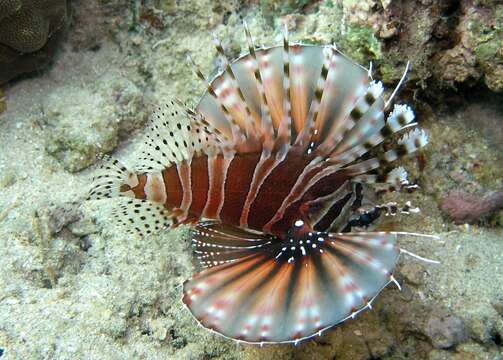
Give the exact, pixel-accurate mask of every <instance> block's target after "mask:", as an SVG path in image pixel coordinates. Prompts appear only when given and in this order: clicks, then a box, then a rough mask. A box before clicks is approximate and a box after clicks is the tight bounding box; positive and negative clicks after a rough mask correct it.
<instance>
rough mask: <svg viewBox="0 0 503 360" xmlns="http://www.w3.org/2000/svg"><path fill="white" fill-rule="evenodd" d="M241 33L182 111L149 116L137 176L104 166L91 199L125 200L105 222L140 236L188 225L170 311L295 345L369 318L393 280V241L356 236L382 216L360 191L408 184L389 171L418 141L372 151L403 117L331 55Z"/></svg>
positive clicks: (361, 75) (238, 334)
mask: <svg viewBox="0 0 503 360" xmlns="http://www.w3.org/2000/svg"><path fill="white" fill-rule="evenodd" d="M247 35H248V41H249V53H248V54H246V55H244V56H241V57H240V58H239V59H237V60H235V61H233V62H226V66H225V70H224V71H223V72H222V73H221V74H220V75H218V76H217V77H216V78H215V79H213V80H212V81H211V82H209V83H206V86H207V91H206V92H205V94H204V95H203V97H202V99H201V100H200V102H199V104H198V105H197V107H196V108H195V109H194V110H191V109H189V108H187V107H185V106H184V105H183V104H181V103H179V102H174V101H172V102H170V103H169V104H167V105H166V106H162V107H160V108H159V109H158V111H157V112H156V113H155V114H154V116H153V118H152V122H151V131H150V132H149V134H148V135H147V141H146V146H147V147H146V150H145V151H144V152H143V157H142V158H141V166H140V167H139V168H138V169H137V170H136V171H134V172H132V171H129V170H127V169H126V168H125V167H124V166H123V165H121V164H120V163H119V162H118V161H117V160H114V161H112V162H110V163H109V164H107V165H105V166H104V168H103V170H102V171H101V172H100V173H99V174H97V176H96V180H95V184H94V186H93V189H92V191H91V195H90V198H93V199H97V198H104V197H113V196H127V197H130V198H131V199H130V200H128V201H127V203H124V204H122V205H120V207H118V208H117V209H116V211H115V213H114V214H115V216H116V218H117V220H118V221H119V222H121V223H125V224H129V225H130V226H131V227H132V228H133V229H134V230H135V231H136V232H138V233H140V234H141V235H144V234H149V233H152V232H155V231H158V230H160V229H162V228H164V227H166V226H173V224H175V225H176V224H181V223H191V224H195V227H194V229H193V232H192V241H193V246H194V249H195V254H196V256H197V258H198V259H199V260H200V264H201V265H202V267H203V269H202V271H200V272H198V273H197V274H195V276H194V277H193V278H191V279H190V280H188V281H186V282H185V284H184V296H183V301H184V303H185V304H186V305H187V307H188V308H189V310H190V311H191V312H192V314H193V315H194V316H195V318H196V319H197V320H198V321H199V322H200V323H201V324H202V325H203V326H205V327H207V328H210V329H213V330H214V331H216V332H218V333H220V334H222V335H224V336H226V337H229V338H232V339H239V340H242V341H246V342H250V343H264V342H274V343H279V342H297V341H299V340H302V339H305V338H309V337H311V336H314V335H316V334H318V333H321V331H323V330H324V329H327V328H330V327H332V326H334V325H336V324H338V323H340V322H341V321H344V320H345V319H347V318H348V317H352V316H354V315H356V314H357V313H358V312H359V311H361V310H362V309H365V308H366V307H370V305H371V302H372V301H373V299H374V298H375V297H376V296H377V294H378V293H379V292H380V290H381V289H382V288H383V287H385V286H386V285H387V284H388V283H389V282H390V281H393V280H394V278H393V275H392V272H393V270H394V268H395V265H396V263H397V260H398V256H399V254H400V249H399V248H398V246H397V244H396V238H397V236H398V235H399V233H384V232H365V231H360V232H358V231H356V232H355V228H361V227H364V226H366V225H369V224H370V223H371V222H372V221H373V220H374V219H376V218H377V217H379V215H380V214H381V212H382V210H383V209H384V208H383V207H382V206H378V205H375V204H374V205H372V202H373V199H372V198H371V197H369V196H367V194H369V193H373V191H371V190H372V189H374V188H376V187H379V188H380V189H383V188H385V189H386V190H387V191H393V190H399V189H400V188H402V187H403V186H406V185H407V184H408V183H407V179H406V172H405V170H404V169H403V168H402V167H398V168H395V169H393V170H389V166H388V164H390V163H391V162H393V161H395V160H397V159H399V158H401V157H403V156H405V155H407V154H409V153H412V152H414V151H416V150H417V149H418V148H421V147H422V146H424V145H425V144H426V143H427V135H426V134H425V132H424V131H422V130H418V129H415V130H412V131H409V132H408V133H405V134H404V135H403V136H402V137H401V139H400V140H399V141H398V143H397V144H395V146H394V147H393V148H391V149H390V150H387V151H384V150H381V149H380V147H379V145H380V144H381V143H382V142H383V141H384V140H385V139H386V138H387V137H390V136H391V135H393V134H395V133H397V132H400V131H402V130H403V129H405V128H407V127H410V126H412V125H413V124H412V121H413V119H414V115H413V112H412V110H411V109H410V108H409V107H408V106H405V105H395V106H394V109H393V110H392V111H389V109H388V108H389V106H390V102H391V98H390V99H389V100H388V101H385V100H384V99H383V97H382V92H383V87H382V84H381V83H380V82H377V81H373V80H372V79H371V74H370V72H369V71H368V70H366V69H365V68H363V67H361V66H359V65H357V64H355V63H353V62H352V61H351V60H350V59H348V58H347V57H345V56H344V55H343V54H342V53H340V52H339V51H338V50H337V49H336V48H335V47H333V46H307V45H300V44H289V42H288V39H287V36H286V35H285V37H284V42H283V46H278V47H271V48H260V49H256V48H255V47H254V45H253V43H252V40H251V37H250V36H249V33H248V32H247ZM217 50H218V51H219V53H220V54H221V55H223V50H222V48H221V46H220V45H219V44H218V45H217ZM197 73H198V75H199V76H200V77H201V78H202V79H203V80H204V76H203V75H202V74H201V73H200V72H199V71H197ZM393 95H394V94H393ZM393 95H392V96H391V97H393Z"/></svg>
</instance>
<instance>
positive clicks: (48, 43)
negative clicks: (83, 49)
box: [0, 0, 68, 84]
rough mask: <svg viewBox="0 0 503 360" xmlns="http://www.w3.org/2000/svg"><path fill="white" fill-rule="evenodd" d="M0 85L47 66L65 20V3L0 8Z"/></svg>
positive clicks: (24, 1)
mask: <svg viewBox="0 0 503 360" xmlns="http://www.w3.org/2000/svg"><path fill="white" fill-rule="evenodd" d="M0 14H1V15H0V84H2V83H5V82H7V81H9V80H10V79H12V78H14V77H15V76H17V75H19V74H22V73H26V72H31V71H33V70H36V69H38V68H40V67H41V66H43V65H45V64H47V63H48V61H49V60H50V59H51V57H52V55H53V54H54V51H55V48H56V45H57V43H58V41H59V39H60V38H61V35H62V33H63V32H64V29H65V27H66V23H67V21H68V9H67V3H66V0H45V1H37V0H10V1H4V2H2V3H1V5H0Z"/></svg>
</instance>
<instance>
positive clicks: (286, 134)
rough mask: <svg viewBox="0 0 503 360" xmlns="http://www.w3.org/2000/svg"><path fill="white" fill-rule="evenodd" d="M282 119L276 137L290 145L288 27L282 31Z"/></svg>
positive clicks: (290, 108) (290, 114)
mask: <svg viewBox="0 0 503 360" xmlns="http://www.w3.org/2000/svg"><path fill="white" fill-rule="evenodd" d="M283 92H284V95H283V119H282V120H281V123H280V125H279V129H278V139H279V141H281V142H282V143H285V144H288V145H290V143H291V137H292V111H291V110H292V106H291V103H290V45H289V43H288V27H287V25H286V24H285V27H284V31H283Z"/></svg>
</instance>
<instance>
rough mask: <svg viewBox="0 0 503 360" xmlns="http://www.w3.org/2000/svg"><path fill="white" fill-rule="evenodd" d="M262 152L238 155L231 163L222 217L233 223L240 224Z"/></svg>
mask: <svg viewBox="0 0 503 360" xmlns="http://www.w3.org/2000/svg"><path fill="white" fill-rule="evenodd" d="M259 159H260V154H257V153H255V154H244V155H238V156H236V157H235V158H234V160H233V161H232V162H231V163H230V165H229V169H228V170H227V179H226V180H225V186H224V189H225V198H224V204H223V206H222V210H221V212H220V218H221V219H222V220H223V221H224V222H226V223H228V224H232V225H239V219H240V217H241V211H242V209H243V205H244V203H245V200H246V195H247V194H248V191H249V189H250V185H251V182H252V179H253V173H254V170H255V168H256V166H257V163H258V161H259Z"/></svg>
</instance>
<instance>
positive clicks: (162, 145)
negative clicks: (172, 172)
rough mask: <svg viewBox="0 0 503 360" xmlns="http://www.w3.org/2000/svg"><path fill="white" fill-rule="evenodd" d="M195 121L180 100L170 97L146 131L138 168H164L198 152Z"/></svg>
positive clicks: (159, 108)
mask: <svg viewBox="0 0 503 360" xmlns="http://www.w3.org/2000/svg"><path fill="white" fill-rule="evenodd" d="M195 141H196V138H195V137H194V135H193V133H192V124H191V121H190V119H189V118H187V116H186V115H185V111H183V110H182V109H181V108H180V106H179V104H177V103H176V102H175V101H170V102H169V103H166V104H164V105H162V106H160V107H158V108H157V109H156V111H155V112H154V113H153V114H152V117H151V120H150V126H149V131H148V132H147V134H146V140H145V143H144V145H145V149H144V150H143V151H142V154H143V156H142V157H141V158H140V164H139V166H138V168H137V170H138V171H151V170H162V169H164V168H166V167H168V166H170V165H171V164H173V163H177V162H181V161H183V160H186V159H189V158H191V157H192V156H193V154H194V146H195Z"/></svg>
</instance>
